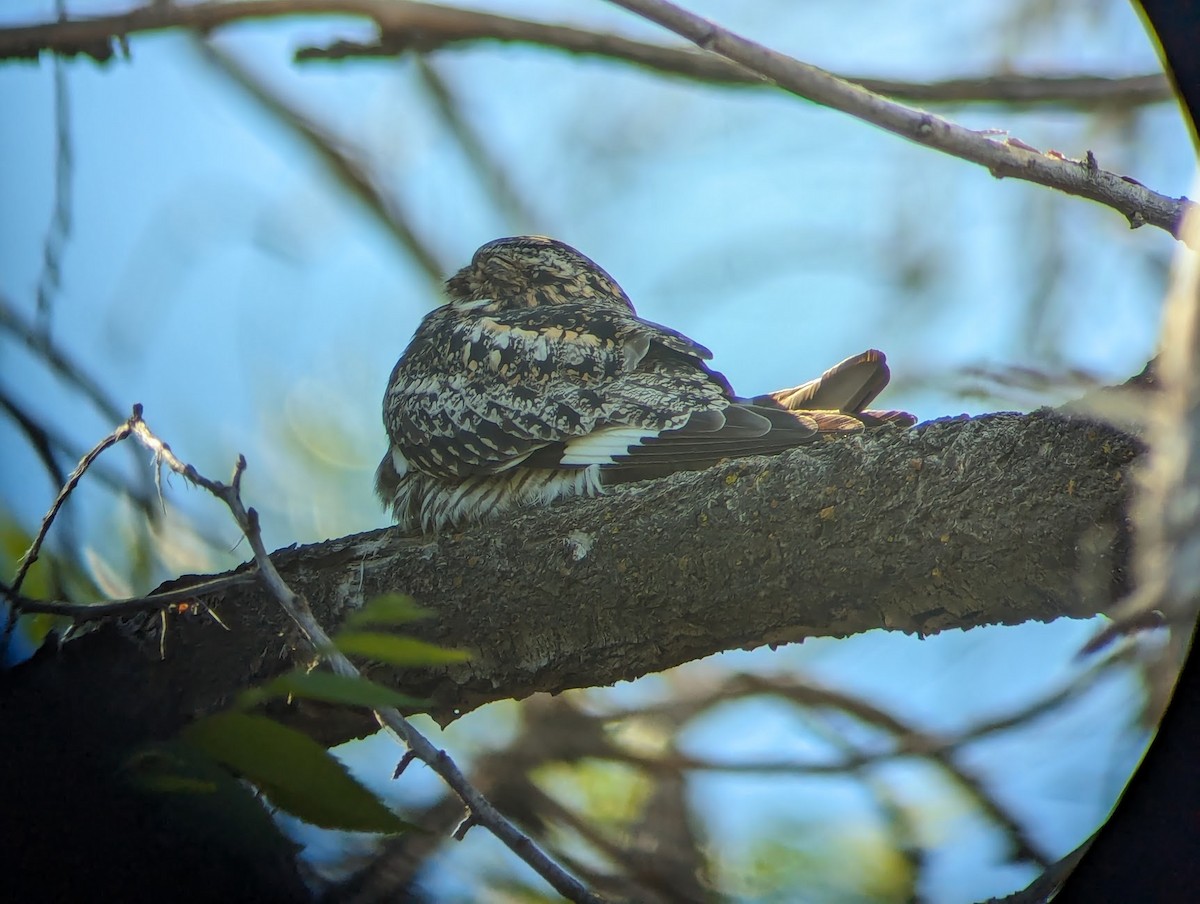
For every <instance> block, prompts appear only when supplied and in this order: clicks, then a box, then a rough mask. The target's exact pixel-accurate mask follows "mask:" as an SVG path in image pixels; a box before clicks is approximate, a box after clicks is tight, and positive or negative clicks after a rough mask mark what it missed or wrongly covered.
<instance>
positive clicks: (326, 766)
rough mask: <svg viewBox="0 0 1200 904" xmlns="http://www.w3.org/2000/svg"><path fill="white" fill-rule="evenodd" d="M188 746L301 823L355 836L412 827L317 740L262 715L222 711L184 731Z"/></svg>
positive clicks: (183, 736) (398, 830) (184, 738)
mask: <svg viewBox="0 0 1200 904" xmlns="http://www.w3.org/2000/svg"><path fill="white" fill-rule="evenodd" d="M181 736H182V738H183V740H184V741H186V742H187V743H188V744H191V745H192V746H193V747H196V748H197V749H199V750H201V751H202V752H203V753H205V754H207V755H208V756H210V757H212V758H213V759H214V760H216V761H217V762H218V763H221V764H222V765H223V766H225V767H226V768H228V769H231V770H232V771H234V772H235V773H237V774H238V775H241V776H242V777H244V778H246V779H249V780H250V781H251V782H253V783H254V784H255V785H257V786H258V787H259V788H261V789H262V790H263V792H265V793H266V795H267V797H269V798H270V799H271V802H272V803H273V804H275V805H276V806H278V807H281V808H283V809H284V810H287V811H288V812H289V813H291V814H293V815H294V816H297V817H299V818H300V819H303V820H304V821H305V822H308V823H311V824H312V825H315V826H320V827H321V828H325V829H343V830H346V831H353V832H400V831H402V830H404V829H407V828H411V826H410V825H409V824H408V823H406V822H404V820H402V819H400V818H398V817H397V816H396V815H395V814H394V813H392V811H391V810H389V809H388V808H387V807H385V806H384V805H383V804H382V803H380V801H379V799H378V798H376V797H375V795H374V794H372V793H371V792H370V791H368V790H367V789H366V788H365V787H363V786H362V785H361V784H359V782H358V781H357V780H356V779H354V778H353V777H352V776H351V775H350V773H349V772H347V771H346V767H345V766H343V765H342V764H341V763H340V762H338V760H337V759H336V758H335V757H334V756H333V755H332V754H331V753H329V751H327V750H325V749H324V748H323V747H321V745H320V744H318V743H317V742H316V741H314V740H312V739H311V738H309V737H307V736H305V735H303V734H301V733H300V732H298V731H293V730H292V729H290V728H287V727H285V726H283V725H280V724H279V723H278V722H275V721H274V720H272V719H268V718H266V717H264V716H253V715H248V714H246V713H240V712H223V713H216V714H215V715H211V716H206V717H205V718H203V719H200V720H199V721H197V722H194V723H192V724H191V725H189V726H188V727H187V728H185V729H184V730H183V732H182V735H181Z"/></svg>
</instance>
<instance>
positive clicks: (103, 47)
mask: <svg viewBox="0 0 1200 904" xmlns="http://www.w3.org/2000/svg"><path fill="white" fill-rule="evenodd" d="M296 14H307V15H324V14H338V15H344V16H359V17H362V18H368V19H372V20H373V21H375V22H376V23H377V24H378V25H379V28H380V32H381V38H380V39H379V40H378V41H377V42H375V43H369V44H362V43H356V42H349V41H339V42H337V43H335V44H333V45H331V46H329V47H323V48H322V47H306V48H302V49H301V50H299V51H297V53H296V58H297V59H298V60H313V59H335V60H336V59H344V58H346V57H356V56H359V57H361V56H367V57H372V56H373V57H379V56H395V55H397V54H399V53H405V52H408V51H416V52H432V51H435V50H441V49H444V48H448V47H456V46H463V45H469V44H474V43H478V42H483V41H492V42H503V43H514V44H529V45H535V46H540V47H547V48H551V49H556V50H562V51H565V52H567V53H571V54H577V55H583V56H596V57H602V58H605V59H611V60H617V61H620V62H626V63H631V64H633V65H635V66H641V67H644V68H646V69H650V70H652V71H655V72H660V73H664V74H668V75H678V76H682V77H684V78H688V79H691V80H693V81H701V82H711V83H715V84H725V85H748V86H758V87H762V86H764V85H766V84H769V83H768V82H766V81H765V80H764V79H763V77H762V76H760V75H758V74H756V73H753V72H750V71H748V70H747V69H745V68H743V67H742V66H739V65H737V64H736V63H732V62H730V61H728V60H724V59H722V58H720V57H718V56H714V55H712V54H707V53H701V52H698V51H695V50H692V49H690V48H688V47H671V46H665V45H661V44H650V43H646V42H643V41H635V40H632V39H630V38H625V37H622V36H620V35H613V34H605V33H603V32H595V31H589V30H587V29H582V28H573V27H571V26H568V25H556V24H552V23H546V22H534V21H529V20H524V19H517V18H512V17H508V16H498V15H493V14H489V13H482V12H476V11H474V10H468V9H457V8H452V7H443V6H435V5H430V4H423V3H409V2H403V0H390V2H389V0H245V2H242V3H229V2H221V3H217V2H211V3H196V4H191V5H187V6H185V5H174V4H171V5H167V4H163V5H162V6H160V7H157V8H154V9H151V8H149V7H144V8H141V9H137V10H132V11H129V12H126V13H121V14H117V15H113V16H102V17H96V18H95V19H76V20H72V21H70V22H69V23H66V27H64V28H55V25H56V24H57V23H44V24H38V25H31V26H24V27H20V28H9V29H3V30H0V58H33V57H35V56H37V54H39V53H41V52H50V53H58V54H63V55H71V54H80V53H82V54H87V55H89V56H91V57H93V58H94V59H97V60H99V61H105V60H108V59H110V58H111V57H112V56H113V42H114V40H120V41H124V40H125V39H127V38H128V36H129V35H131V34H137V33H141V32H148V31H159V30H162V29H167V28H195V29H197V30H199V31H208V30H212V29H215V28H219V27H221V26H223V25H228V24H230V23H233V22H236V21H238V20H241V19H262V18H269V17H277V16H278V17H281V16H287V15H296ZM844 77H845V78H846V80H847V81H852V82H856V83H858V84H861V85H863V86H864V87H866V88H867V89H868V90H870V91H874V92H876V93H878V94H886V95H888V96H890V97H896V98H900V99H903V100H909V101H915V102H920V103H931V102H932V103H937V102H947V103H1002V104H1008V105H1011V106H1017V107H1020V106H1049V107H1059V108H1067V109H1082V110H1091V109H1096V108H1100V107H1132V106H1140V105H1144V104H1151V103H1161V102H1164V101H1168V100H1170V99H1171V98H1172V93H1171V88H1170V84H1169V83H1168V82H1167V79H1166V77H1165V76H1163V75H1161V74H1158V73H1154V74H1146V75H1136V76H1128V77H1123V78H1109V77H1104V76H1096V75H1086V74H1078V75H1056V76H1037V75H1015V74H1008V73H1004V74H997V75H991V76H981V77H978V78H959V79H946V80H942V81H936V82H906V81H900V80H892V79H878V78H869V77H863V76H855V75H847V76H844Z"/></svg>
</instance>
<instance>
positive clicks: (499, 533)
mask: <svg viewBox="0 0 1200 904" xmlns="http://www.w3.org/2000/svg"><path fill="white" fill-rule="evenodd" d="M1139 448H1140V447H1139V444H1138V442H1137V441H1136V440H1135V439H1133V438H1132V437H1129V436H1127V435H1124V434H1121V433H1119V432H1117V431H1115V430H1113V429H1111V428H1108V427H1104V426H1100V425H1097V424H1094V423H1090V422H1086V421H1083V420H1073V419H1068V418H1065V417H1062V416H1060V415H1056V414H1051V413H1044V412H1043V413H1035V414H1030V415H1016V414H996V415H988V416H984V417H980V418H975V419H966V418H962V419H952V420H944V421H937V422H933V423H930V424H926V425H924V426H922V427H919V428H917V429H915V430H911V431H904V432H901V431H883V432H880V433H876V434H873V435H868V436H865V437H861V438H852V439H848V440H846V439H843V440H838V441H834V442H829V443H825V444H822V445H819V446H814V447H809V448H803V449H798V450H795V451H793V452H791V453H788V454H785V455H780V456H776V457H772V458H753V459H744V460H738V461H729V462H727V463H724V464H722V465H720V466H718V467H715V468H712V469H710V470H707V471H702V472H696V473H689V474H679V475H675V476H674V477H671V478H669V479H666V480H662V481H656V482H650V483H646V484H641V485H637V486H634V487H631V488H628V489H626V490H623V491H617V492H612V493H611V494H609V495H608V496H606V497H603V498H600V499H593V500H572V501H570V502H566V503H562V504H559V505H556V506H553V507H550V508H548V509H541V510H531V511H524V512H520V513H518V514H516V515H514V516H513V517H511V518H509V519H506V520H502V521H497V522H492V523H486V524H481V525H477V526H475V527H473V528H471V529H469V530H466V531H464V532H462V533H456V534H452V535H450V534H444V535H442V536H440V537H436V538H427V539H421V538H411V537H404V536H402V535H400V534H399V533H398V532H397V531H396V530H395V529H393V528H389V529H382V530H376V531H371V532H369V533H364V534H357V535H353V536H349V537H343V538H340V539H335V540H329V541H327V542H325V543H320V544H315V545H311V546H304V547H298V548H297V547H292V548H288V549H284V550H280V551H278V552H276V553H275V554H274V555H273V558H274V559H275V561H276V564H277V565H278V567H279V568H280V571H281V573H282V574H283V576H284V578H285V579H286V580H287V581H288V582H289V584H290V585H291V586H292V587H293V588H294V589H295V590H297V591H299V592H301V593H303V594H305V595H306V597H307V598H308V600H309V603H310V604H311V605H312V607H313V610H314V612H315V613H316V615H317V617H318V618H319V619H320V620H321V621H322V623H323V624H324V625H325V626H326V627H327V628H328V629H330V630H332V629H335V628H336V626H337V625H338V624H339V623H340V622H341V621H342V620H343V618H344V617H345V615H346V614H347V613H348V612H350V611H352V610H354V609H355V608H357V607H358V606H360V605H361V604H362V602H363V601H364V600H366V599H370V598H371V597H373V596H375V595H377V594H380V593H385V592H395V591H399V592H404V593H409V594H411V595H412V596H414V597H415V598H416V599H417V600H418V601H419V602H420V603H421V604H422V605H424V606H425V607H427V608H429V609H430V610H432V612H433V613H434V614H433V616H432V617H431V618H429V619H428V620H426V621H422V622H419V623H416V624H414V625H412V626H411V628H408V630H409V631H410V633H413V634H416V635H418V636H420V637H423V638H425V639H428V640H431V641H434V642H436V643H439V644H443V645H446V646H453V647H463V648H467V649H470V650H471V651H472V654H473V655H472V658H471V660H470V661H469V662H467V663H465V664H462V665H454V666H448V667H440V668H436V669H421V670H409V671H405V672H397V671H396V670H391V669H386V668H383V667H374V668H373V669H372V670H371V674H372V677H374V678H375V679H377V680H380V681H384V682H386V683H389V684H394V685H397V686H400V687H402V688H403V689H405V690H407V691H408V692H410V693H415V694H418V695H420V696H423V697H425V698H427V699H430V700H432V701H433V703H434V712H435V714H436V715H437V716H438V717H439V718H441V719H443V720H447V719H450V718H453V717H454V716H455V715H457V714H460V713H462V712H465V711H468V710H471V709H473V708H475V707H478V706H480V705H482V704H484V703H487V702H489V701H492V700H496V699H501V698H510V697H511V698H521V697H525V696H527V695H529V694H531V693H534V692H537V691H550V692H557V691H562V690H565V689H567V688H572V687H588V686H599V685H607V684H611V683H613V682H615V681H618V680H621V679H632V678H636V677H638V676H639V675H644V674H646V673H648V672H653V671H659V670H662V669H665V668H669V667H671V666H673V665H677V664H679V663H682V662H687V661H689V660H692V659H696V658H699V657H702V656H705V655H708V654H710V653H714V652H717V651H720V650H728V649H735V648H747V649H749V648H753V647H757V646H761V645H764V644H778V643H787V642H792V641H798V640H803V639H804V638H806V637H813V636H844V635H848V634H853V633H857V632H860V631H867V630H870V629H872V628H885V629H890V630H902V631H906V632H918V633H921V634H932V633H936V632H938V631H941V630H943V629H946V628H971V627H975V626H978V625H986V624H1016V623H1020V622H1025V621H1029V620H1040V621H1049V620H1052V619H1055V618H1059V617H1063V616H1066V617H1079V618H1083V617H1088V616H1091V615H1094V614H1096V613H1098V612H1102V611H1105V609H1106V608H1107V607H1108V606H1109V605H1110V603H1111V601H1112V599H1113V595H1114V592H1115V587H1116V586H1117V585H1120V584H1121V583H1122V582H1123V580H1124V577H1123V576H1124V569H1125V564H1126V549H1125V545H1126V544H1125V530H1124V527H1123V525H1124V519H1125V508H1126V501H1127V485H1128V483H1129V480H1128V477H1129V466H1130V464H1131V463H1132V462H1133V461H1134V459H1135V458H1136V456H1137V454H1138V451H1139ZM245 567H246V566H243V568H245ZM181 580H182V579H181ZM173 583H174V582H173ZM207 602H208V603H209V604H211V605H212V606H213V607H214V608H215V609H216V610H217V611H218V612H219V613H220V616H221V618H222V620H223V621H224V622H225V624H226V625H228V627H229V630H225V629H224V628H222V627H220V626H218V625H217V624H215V623H214V622H213V621H212V620H211V619H209V618H207V617H204V616H188V617H175V618H173V620H172V622H171V627H170V629H169V632H168V636H167V638H166V650H167V656H166V659H165V660H164V661H162V662H155V663H154V664H153V665H152V666H151V667H150V669H151V671H152V672H153V674H154V678H153V680H152V684H153V685H154V686H155V687H154V689H153V690H152V689H151V688H149V687H148V688H147V694H156V695H157V694H169V695H170V697H171V700H172V706H173V708H174V709H175V710H176V711H177V712H178V714H179V717H181V718H184V719H186V718H187V717H188V716H189V715H191V714H195V713H202V712H208V711H211V710H213V709H216V708H219V707H220V706H222V705H223V704H225V703H226V702H227V701H228V700H229V699H230V698H231V696H232V695H233V694H235V693H236V692H237V691H238V690H240V689H241V688H243V687H246V686H248V685H250V684H253V683H256V682H261V681H263V680H265V679H266V678H267V677H269V676H270V675H272V674H275V673H277V672H279V671H282V670H284V669H286V668H288V667H289V666H290V665H292V664H293V659H294V657H296V656H298V657H299V658H300V659H304V658H305V657H307V656H308V654H307V653H306V652H305V651H303V650H297V649H296V642H295V640H296V639H295V634H294V632H293V630H292V628H291V627H290V626H289V624H288V623H287V622H286V619H285V617H284V616H283V614H282V613H281V612H280V610H279V607H278V605H277V604H276V603H275V602H274V601H273V600H272V599H271V598H270V597H269V596H268V595H267V594H266V593H265V592H264V591H263V589H262V588H261V587H260V585H259V584H258V582H257V581H254V580H253V579H248V580H247V581H246V582H245V583H244V584H238V585H236V586H233V587H231V588H228V589H227V590H225V591H224V592H223V593H222V594H221V595H220V597H219V598H215V599H210V600H208V601H207ZM105 637H107V638H108V639H107V640H106V641H104V642H106V643H113V642H114V640H113V638H112V635H111V632H109V631H103V632H99V633H98V634H97V636H96V638H95V639H92V638H84V639H83V640H80V641H78V642H77V643H79V644H88V643H100V642H101V639H102V638H105ZM80 652H82V651H80ZM157 652H158V650H157V643H152V644H150V643H147V644H143V648H142V649H141V650H140V651H136V652H135V651H134V650H133V649H132V646H131V649H130V653H129V655H130V656H140V657H142V658H146V657H152V658H154V659H157ZM76 660H77V661H78V657H76ZM143 667H144V666H139V668H143ZM306 715H307V716H315V717H316V718H315V720H314V721H312V724H311V725H310V728H319V730H318V731H317V734H318V735H319V736H320V737H321V738H322V739H323V740H326V741H329V742H333V741H337V740H344V739H345V738H346V737H349V736H351V735H353V734H357V733H360V732H361V731H363V730H366V729H367V728H368V725H367V723H365V721H362V720H356V719H350V720H346V719H344V718H342V719H339V718H337V717H335V714H333V713H331V712H328V711H315V712H314V711H313V710H312V709H311V708H310V709H309V710H306V711H304V712H300V711H295V712H293V713H291V716H292V718H295V719H297V720H298V721H309V720H308V719H307V718H305V717H306ZM164 727H165V726H164Z"/></svg>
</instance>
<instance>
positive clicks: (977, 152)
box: [610, 0, 1194, 238]
mask: <svg viewBox="0 0 1200 904" xmlns="http://www.w3.org/2000/svg"><path fill="white" fill-rule="evenodd" d="M610 2H612V3H614V4H615V5H617V6H621V7H624V8H625V9H627V10H629V11H630V12H633V13H636V14H637V15H640V16H642V17H643V18H646V19H648V20H650V21H651V22H655V23H657V24H658V25H661V26H663V27H664V28H666V29H668V30H670V31H673V32H675V33H676V34H678V35H680V36H681V37H684V38H687V39H688V40H689V41H692V42H693V43H694V44H696V45H697V46H699V47H700V48H701V49H703V50H707V51H711V52H713V53H716V54H719V55H720V56H723V57H725V58H726V59H728V60H731V61H733V62H735V63H739V64H740V65H742V66H745V67H746V68H748V69H751V70H752V71H754V72H757V73H759V74H760V75H762V76H763V77H764V78H767V79H770V80H771V81H772V82H774V83H775V84H776V85H778V86H779V87H780V88H782V89H783V90H785V91H787V92H789V93H791V94H795V95H796V96H798V97H802V98H805V99H806V100H810V101H812V102H813V103H817V104H820V105H821V106H825V107H830V108H832V109H834V110H839V111H841V112H843V113H847V114H849V115H851V116H854V117H856V118H858V119H861V120H863V121H864V122H869V123H871V124H873V125H876V126H879V127H880V128H882V129H885V130H887V131H889V132H892V133H893V134H895V135H899V136H901V137H903V138H907V139H908V140H910V141H914V142H916V143H918V144H922V145H925V146H926V147H930V148H934V149H936V150H939V151H942V152H943V153H946V154H950V155H951V156H954V157H958V158H960V159H962V160H968V161H970V162H972V163H978V164H980V165H981V166H985V167H987V169H988V170H989V171H990V172H991V174H992V175H993V176H996V177H997V178H1005V177H1008V178H1014V179H1021V180H1023V181H1027V182H1034V183H1037V184H1039V185H1044V186H1046V187H1048V188H1054V189H1057V190H1059V191H1062V192H1064V193H1066V194H1069V195H1075V196H1077V197H1081V198H1087V199H1089V200H1091V201H1096V202H1098V203H1100V204H1104V205H1105V206H1107V207H1111V208H1113V209H1114V210H1117V211H1119V212H1120V213H1121V214H1123V215H1124V216H1125V218H1126V219H1128V220H1129V225H1130V227H1131V228H1135V229H1136V228H1137V227H1139V226H1144V225H1147V224H1150V225H1153V226H1157V227H1159V228H1160V229H1164V230H1166V231H1167V232H1169V233H1170V234H1171V235H1173V236H1174V237H1175V238H1182V234H1181V232H1180V227H1181V224H1182V222H1183V216H1184V214H1185V213H1186V212H1187V210H1188V209H1190V208H1191V207H1193V206H1194V205H1193V203H1192V202H1191V201H1189V200H1187V199H1186V198H1168V197H1166V196H1165V195H1160V194H1158V193H1157V192H1153V191H1150V190H1149V189H1148V188H1146V187H1145V186H1144V185H1142V184H1141V183H1139V182H1137V181H1136V180H1133V179H1130V178H1129V177H1127V176H1121V175H1118V174H1117V173H1112V172H1109V171H1107V170H1104V169H1101V168H1100V165H1099V163H1098V161H1097V160H1096V158H1095V156H1094V155H1093V154H1092V152H1091V151H1088V152H1087V153H1086V155H1085V156H1084V157H1083V159H1080V160H1072V159H1069V158H1067V157H1064V156H1062V155H1061V154H1058V153H1057V152H1054V151H1048V152H1045V153H1043V152H1042V151H1039V150H1038V149H1036V148H1033V147H1030V146H1029V145H1027V144H1025V143H1024V142H1022V141H1020V140H1018V139H1016V138H1012V137H1007V136H1005V135H1002V134H995V133H993V132H991V131H986V132H980V131H975V130H972V129H967V128H964V127H963V126H960V125H958V124H957V123H953V122H951V121H949V120H947V119H944V118H942V117H940V116H934V115H933V114H931V113H927V112H924V111H922V110H917V109H914V108H912V107H906V106H904V105H903V104H898V103H896V102H894V101H890V100H888V99H887V98H885V97H881V96H880V95H878V94H873V93H872V92H870V91H868V90H866V89H865V88H863V87H861V86H859V85H854V84H851V83H850V82H847V81H845V80H844V79H841V78H838V77H837V76H836V75H833V74H832V73H829V72H826V71H825V70H823V69H819V68H817V67H816V66H812V65H809V64H808V63H803V62H801V61H800V60H796V59H793V58H792V57H789V56H787V55H786V54H782V53H779V52H778V51H775V50H771V49H770V48H768V47H764V46H763V45H761V44H756V43H755V42H753V41H750V40H747V39H746V38H743V37H741V36H739V35H736V34H734V33H733V32H731V31H729V30H727V29H725V28H722V27H721V26H719V25H717V24H715V23H713V22H710V21H708V20H707V19H704V18H702V17H700V16H697V15H695V14H693V13H690V12H688V11H687V10H685V9H683V8H681V7H679V6H676V5H675V4H673V3H669V2H666V0H610Z"/></svg>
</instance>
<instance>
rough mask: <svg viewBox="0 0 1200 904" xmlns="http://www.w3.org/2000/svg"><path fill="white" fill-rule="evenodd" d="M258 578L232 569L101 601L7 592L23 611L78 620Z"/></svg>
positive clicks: (148, 608) (165, 604)
mask: <svg viewBox="0 0 1200 904" xmlns="http://www.w3.org/2000/svg"><path fill="white" fill-rule="evenodd" d="M254 579H255V575H254V574H252V573H247V572H231V573H230V574H223V575H219V576H218V577H215V578H210V579H209V580H207V581H196V582H195V583H190V584H189V583H185V584H183V585H181V586H179V587H176V588H173V589H171V590H163V591H161V592H159V593H151V594H149V595H148V596H134V597H129V598H128V599H121V600H105V601H104V602H102V603H70V602H66V601H64V600H35V599H30V598H29V597H25V596H19V595H17V594H15V593H12V592H9V593H6V596H8V598H9V599H10V600H11V602H12V603H13V605H15V606H16V607H17V608H18V609H20V610H21V611H22V612H43V613H47V614H50V615H65V616H69V617H70V618H73V619H74V620H75V621H76V622H80V623H82V622H88V621H95V620H96V619H98V618H106V617H108V616H119V615H132V614H134V613H136V612H153V611H162V610H164V609H170V608H171V607H172V606H176V605H178V604H179V603H186V602H191V601H192V600H195V599H196V598H198V597H201V596H208V595H209V594H212V593H218V592H220V591H222V590H226V589H228V588H230V587H233V586H236V585H237V584H245V583H248V582H250V581H253V580H254Z"/></svg>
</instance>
